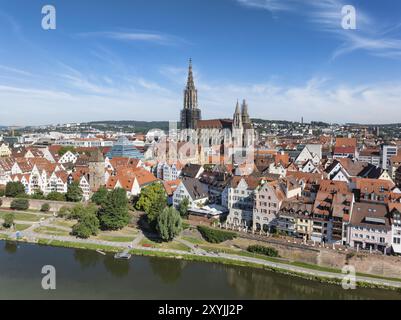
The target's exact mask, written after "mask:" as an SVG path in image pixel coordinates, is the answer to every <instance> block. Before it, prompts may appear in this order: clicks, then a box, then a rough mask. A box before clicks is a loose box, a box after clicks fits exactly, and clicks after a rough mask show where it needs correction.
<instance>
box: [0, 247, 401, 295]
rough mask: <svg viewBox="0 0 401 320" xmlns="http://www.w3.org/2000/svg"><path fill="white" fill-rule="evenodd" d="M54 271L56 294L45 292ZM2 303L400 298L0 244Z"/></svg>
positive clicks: (273, 277)
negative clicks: (47, 273)
mask: <svg viewBox="0 0 401 320" xmlns="http://www.w3.org/2000/svg"><path fill="white" fill-rule="evenodd" d="M44 265H52V266H54V267H55V268H56V289H55V290H43V289H42V287H41V282H42V277H43V276H44V275H43V274H42V273H41V270H42V267H43V266H44ZM0 299H401V293H398V292H395V291H386V290H379V289H364V288H361V289H356V290H343V289H342V288H341V287H340V286H336V285H329V284H322V283H318V282H314V281H309V280H304V279H301V278H297V277H291V276H286V275H282V274H278V273H274V272H269V271H265V270H260V269H253V268H245V267H235V266H226V265H222V264H212V263H202V262H190V261H182V260H174V259H166V258H153V257H140V256H133V257H132V258H131V260H129V261H122V260H115V259H114V257H113V255H112V254H107V255H106V256H103V255H101V254H99V253H97V252H95V251H89V250H80V249H68V248H60V247H50V246H40V245H34V244H21V243H18V244H17V243H13V242H6V241H0Z"/></svg>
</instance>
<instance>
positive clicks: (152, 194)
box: [135, 183, 167, 213]
mask: <svg viewBox="0 0 401 320" xmlns="http://www.w3.org/2000/svg"><path fill="white" fill-rule="evenodd" d="M161 199H163V202H165V203H166V204H167V197H166V192H165V191H164V188H163V186H162V185H161V184H160V183H153V184H151V185H150V186H147V187H145V188H143V189H142V190H141V194H140V196H139V199H138V201H137V203H136V205H135V208H136V209H137V210H142V211H145V212H146V213H149V210H150V208H151V206H152V204H153V203H154V202H155V201H158V200H161Z"/></svg>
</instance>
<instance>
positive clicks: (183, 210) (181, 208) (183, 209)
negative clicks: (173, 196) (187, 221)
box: [178, 197, 189, 217]
mask: <svg viewBox="0 0 401 320" xmlns="http://www.w3.org/2000/svg"><path fill="white" fill-rule="evenodd" d="M188 207H189V200H188V198H187V197H185V198H184V199H183V200H182V201H181V202H180V204H179V205H178V212H179V213H180V215H181V217H186V216H187V215H188Z"/></svg>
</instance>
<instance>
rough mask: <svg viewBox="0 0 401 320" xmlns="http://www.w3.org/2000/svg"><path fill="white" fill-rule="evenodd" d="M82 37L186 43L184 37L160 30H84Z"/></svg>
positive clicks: (157, 42) (158, 42) (169, 43)
mask: <svg viewBox="0 0 401 320" xmlns="http://www.w3.org/2000/svg"><path fill="white" fill-rule="evenodd" d="M78 36H80V37H98V38H107V39H112V40H118V41H126V42H148V43H154V44H159V45H173V44H178V43H186V42H185V41H184V40H183V39H181V38H179V37H176V36H173V35H169V34H163V33H160V32H154V31H142V30H140V31H132V32H116V31H103V32H83V33H79V34H78Z"/></svg>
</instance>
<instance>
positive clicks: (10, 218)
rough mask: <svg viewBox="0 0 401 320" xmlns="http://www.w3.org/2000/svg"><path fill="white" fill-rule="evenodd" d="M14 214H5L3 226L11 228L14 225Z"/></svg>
mask: <svg viewBox="0 0 401 320" xmlns="http://www.w3.org/2000/svg"><path fill="white" fill-rule="evenodd" d="M14 218H15V216H14V214H13V213H7V214H6V215H5V216H4V222H3V226H4V228H11V227H12V225H13V224H14Z"/></svg>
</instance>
